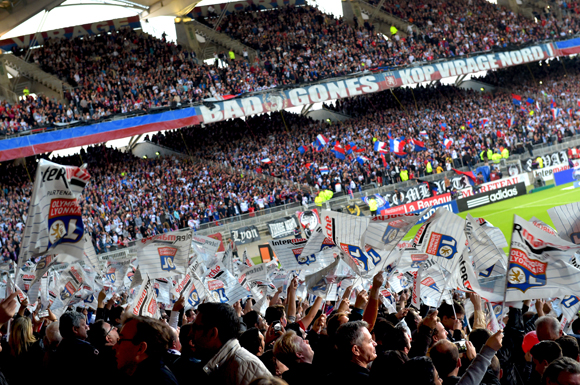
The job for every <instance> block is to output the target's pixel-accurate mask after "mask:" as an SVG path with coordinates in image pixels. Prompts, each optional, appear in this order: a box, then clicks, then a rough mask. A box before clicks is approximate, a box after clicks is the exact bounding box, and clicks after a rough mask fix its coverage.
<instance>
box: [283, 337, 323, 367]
mask: <svg viewBox="0 0 580 385" xmlns="http://www.w3.org/2000/svg"><path fill="white" fill-rule="evenodd" d="M274 356H275V357H276V358H277V359H278V360H280V361H282V363H283V364H284V365H286V366H287V367H289V368H292V367H293V366H295V365H296V364H298V363H303V362H305V363H307V364H311V363H312V359H313V358H314V351H313V350H312V348H311V347H310V344H309V343H308V341H307V340H305V339H303V338H301V337H300V336H298V335H297V334H296V333H295V332H294V331H293V330H290V331H287V332H286V333H284V334H282V336H281V337H280V338H279V339H278V340H277V341H276V344H275V345H274Z"/></svg>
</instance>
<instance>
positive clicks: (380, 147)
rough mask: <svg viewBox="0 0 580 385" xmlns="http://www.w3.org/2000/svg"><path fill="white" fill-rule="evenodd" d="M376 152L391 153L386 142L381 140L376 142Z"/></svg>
mask: <svg viewBox="0 0 580 385" xmlns="http://www.w3.org/2000/svg"><path fill="white" fill-rule="evenodd" d="M391 140H394V139H391ZM374 150H375V151H378V152H389V150H387V144H386V143H385V142H381V141H380V140H377V141H376V142H375V146H374Z"/></svg>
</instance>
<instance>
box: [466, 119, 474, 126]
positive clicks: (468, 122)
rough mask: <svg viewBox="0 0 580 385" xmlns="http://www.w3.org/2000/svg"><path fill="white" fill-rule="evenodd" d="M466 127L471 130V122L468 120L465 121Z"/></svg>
mask: <svg viewBox="0 0 580 385" xmlns="http://www.w3.org/2000/svg"><path fill="white" fill-rule="evenodd" d="M467 127H469V128H473V124H471V122H470V121H469V120H468V121H467Z"/></svg>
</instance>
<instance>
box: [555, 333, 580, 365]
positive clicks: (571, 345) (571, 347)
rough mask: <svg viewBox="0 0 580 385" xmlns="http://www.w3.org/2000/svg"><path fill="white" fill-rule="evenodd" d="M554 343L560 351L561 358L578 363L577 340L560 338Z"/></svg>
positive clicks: (579, 355) (579, 353)
mask: <svg viewBox="0 0 580 385" xmlns="http://www.w3.org/2000/svg"><path fill="white" fill-rule="evenodd" d="M556 343H557V344H558V345H560V348H561V349H562V356H564V357H569V358H571V359H573V360H575V361H580V347H578V340H577V339H576V338H575V337H572V336H562V337H560V338H558V339H557V340H556Z"/></svg>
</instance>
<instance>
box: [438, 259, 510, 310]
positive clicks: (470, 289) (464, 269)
mask: <svg viewBox="0 0 580 385" xmlns="http://www.w3.org/2000/svg"><path fill="white" fill-rule="evenodd" d="M468 254H469V252H468V250H467V249H464V251H463V253H462V254H461V255H460V256H459V263H458V264H457V269H455V271H454V273H453V274H452V276H451V279H452V280H451V281H450V284H449V285H448V286H450V287H453V288H457V289H458V290H461V291H464V292H467V293H477V294H479V295H480V296H481V298H483V299H484V300H486V301H491V302H498V301H503V291H501V290H500V291H499V292H493V291H486V290H484V288H482V287H481V286H480V284H479V280H478V278H477V276H476V275H475V271H474V270H473V265H472V264H471V261H470V260H469V256H468Z"/></svg>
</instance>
